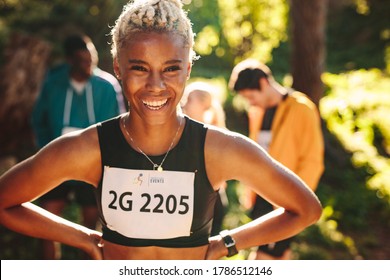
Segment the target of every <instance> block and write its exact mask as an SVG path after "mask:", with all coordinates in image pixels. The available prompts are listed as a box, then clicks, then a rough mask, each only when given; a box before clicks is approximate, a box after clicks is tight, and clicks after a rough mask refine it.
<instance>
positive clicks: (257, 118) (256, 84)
mask: <svg viewBox="0 0 390 280" xmlns="http://www.w3.org/2000/svg"><path fill="white" fill-rule="evenodd" d="M229 86H230V88H231V89H232V90H234V91H235V92H237V93H238V94H240V95H241V96H243V97H244V98H245V99H246V100H247V101H248V102H249V103H250V109H249V110H248V121H249V127H248V131H249V137H250V138H251V139H252V140H254V141H256V142H257V143H258V144H259V145H260V146H262V147H263V148H264V149H265V150H266V151H268V153H269V154H270V155H271V156H272V157H273V158H274V159H276V160H277V161H279V162H281V163H282V164H283V165H284V166H286V167H287V168H289V169H290V170H291V171H293V172H294V173H295V174H297V175H298V176H299V177H300V178H301V179H302V180H303V181H305V183H306V184H307V185H308V186H309V187H310V188H311V189H312V190H313V191H315V190H316V188H317V185H318V182H319V180H320V177H321V175H322V173H323V171H324V141H323V135H322V130H321V122H320V115H319V112H318V109H317V107H316V105H315V104H314V103H313V102H312V101H311V100H310V99H309V98H308V97H307V96H306V95H305V94H304V93H301V92H298V91H294V90H292V89H287V88H286V87H283V86H282V85H280V84H279V83H278V82H276V81H275V79H274V78H273V75H272V72H271V70H270V69H269V67H267V66H266V65H265V64H263V63H261V62H260V61H258V60H255V59H247V60H244V61H242V62H240V63H238V64H237V65H236V66H235V67H234V68H233V71H232V74H231V77H230V81H229ZM259 172H261V171H259ZM281 195H282V194H281ZM247 199H248V200H247V202H249V205H248V207H250V208H251V217H252V218H253V219H254V218H256V217H259V216H261V215H263V214H265V213H267V212H270V211H272V210H273V209H274V208H275V206H273V205H271V204H269V203H268V202H267V201H266V200H264V199H263V198H262V197H260V196H258V195H256V194H254V193H250V194H249V197H247ZM293 240H294V237H291V238H289V239H286V240H282V241H280V242H276V243H272V244H266V245H262V246H259V247H258V250H257V252H256V256H250V258H255V259H291V258H292V251H291V248H290V245H291V242H292V241H293Z"/></svg>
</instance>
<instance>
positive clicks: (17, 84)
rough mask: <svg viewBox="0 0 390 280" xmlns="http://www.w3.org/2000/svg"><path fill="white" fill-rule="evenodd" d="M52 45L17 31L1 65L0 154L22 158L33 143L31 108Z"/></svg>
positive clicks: (39, 86) (1, 155)
mask: <svg viewBox="0 0 390 280" xmlns="http://www.w3.org/2000/svg"><path fill="white" fill-rule="evenodd" d="M50 53H51V47H50V45H49V44H48V43H46V42H44V41H42V40H40V39H37V38H34V37H31V36H29V35H24V34H14V35H12V37H11V38H10V42H9V44H8V45H7V47H6V49H5V52H4V61H5V63H4V65H3V68H2V69H0V77H1V79H0V100H1V102H0V135H1V137H0V147H1V148H0V157H3V156H10V155H13V156H16V157H17V158H21V157H23V156H26V154H28V153H31V149H32V148H33V147H34V143H33V137H32V130H31V126H30V117H31V111H32V109H33V106H34V102H35V99H36V97H37V95H38V92H39V90H40V88H41V84H42V81H43V79H44V75H45V72H46V69H47V63H48V58H49V55H50Z"/></svg>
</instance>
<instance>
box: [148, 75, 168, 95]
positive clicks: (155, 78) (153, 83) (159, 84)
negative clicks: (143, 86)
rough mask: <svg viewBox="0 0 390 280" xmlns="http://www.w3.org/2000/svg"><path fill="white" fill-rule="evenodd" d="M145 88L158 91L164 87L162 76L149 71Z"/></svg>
mask: <svg viewBox="0 0 390 280" xmlns="http://www.w3.org/2000/svg"><path fill="white" fill-rule="evenodd" d="M147 88H148V89H149V90H152V91H159V90H162V89H165V88H166V85H165V81H164V77H162V75H161V74H160V73H150V75H149V78H148V84H147Z"/></svg>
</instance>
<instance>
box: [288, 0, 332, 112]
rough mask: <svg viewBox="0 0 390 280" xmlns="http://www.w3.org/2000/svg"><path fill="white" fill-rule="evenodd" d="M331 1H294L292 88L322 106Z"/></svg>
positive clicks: (292, 4)
mask: <svg viewBox="0 0 390 280" xmlns="http://www.w3.org/2000/svg"><path fill="white" fill-rule="evenodd" d="M327 4H328V0H307V1H302V0H291V5H290V19H291V27H292V29H291V32H292V57H291V64H292V70H291V72H292V76H293V85H292V87H293V88H294V89H296V90H298V91H301V92H304V93H306V94H307V95H308V96H309V97H310V98H311V99H312V100H313V101H314V103H316V104H317V105H318V103H319V101H320V99H321V97H322V96H323V83H322V80H321V74H322V73H323V71H324V62H325V23H326V11H327Z"/></svg>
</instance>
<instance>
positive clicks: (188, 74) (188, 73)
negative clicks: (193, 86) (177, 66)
mask: <svg viewBox="0 0 390 280" xmlns="http://www.w3.org/2000/svg"><path fill="white" fill-rule="evenodd" d="M191 70H192V64H191V62H189V63H188V66H187V80H189V79H190V76H191Z"/></svg>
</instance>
